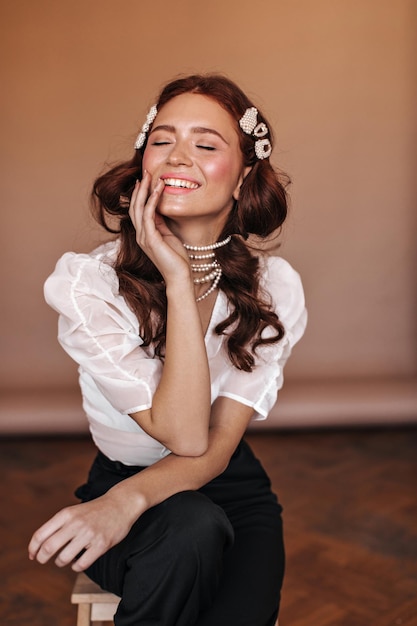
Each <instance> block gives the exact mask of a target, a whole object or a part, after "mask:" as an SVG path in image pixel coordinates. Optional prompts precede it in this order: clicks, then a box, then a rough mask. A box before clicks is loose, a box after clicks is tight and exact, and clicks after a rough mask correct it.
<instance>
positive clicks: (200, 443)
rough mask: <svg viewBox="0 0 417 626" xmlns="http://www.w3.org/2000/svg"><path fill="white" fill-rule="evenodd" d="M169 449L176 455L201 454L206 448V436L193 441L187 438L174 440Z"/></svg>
mask: <svg viewBox="0 0 417 626" xmlns="http://www.w3.org/2000/svg"><path fill="white" fill-rule="evenodd" d="M169 449H170V450H171V452H173V453H174V454H176V455H177V456H195V457H197V456H203V454H205V453H206V452H207V450H208V437H200V438H199V439H197V440H194V441H192V440H187V439H182V440H181V441H175V442H173V443H172V444H171V445H170V446H169Z"/></svg>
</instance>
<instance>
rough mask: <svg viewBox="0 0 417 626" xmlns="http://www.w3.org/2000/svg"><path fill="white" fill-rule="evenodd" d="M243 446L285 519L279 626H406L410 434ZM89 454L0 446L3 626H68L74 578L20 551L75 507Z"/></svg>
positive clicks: (410, 566)
mask: <svg viewBox="0 0 417 626" xmlns="http://www.w3.org/2000/svg"><path fill="white" fill-rule="evenodd" d="M248 439H249V441H250V443H251V444H252V446H253V448H254V450H255V452H256V453H257V455H258V456H259V457H260V458H261V459H262V461H263V462H264V465H265V466H266V468H267V470H268V471H269V473H270V476H271V478H272V482H273V485H274V488H275V490H276V491H277V492H278V493H279V496H280V500H281V502H282V503H283V504H284V508H285V517H284V519H285V530H286V545H287V561H288V563H287V575H286V580H285V586H284V591H283V601H282V610H281V615H280V626H328V625H332V626H333V625H335V626H396V625H402V626H417V430H416V429H407V430H382V431H381V430H371V431H346V432H337V431H336V432H296V433H280V434H276V433H273V434H272V433H265V432H263V433H259V434H258V433H253V434H250V435H249V436H248ZM93 455H94V448H93V445H92V444H91V443H90V441H89V440H87V439H64V438H60V439H48V438H42V439H36V438H31V439H30V440H29V439H9V440H3V441H0V469H1V483H0V497H1V513H0V532H1V538H2V539H1V544H0V545H1V548H0V549H1V560H0V580H1V585H0V616H1V624H2V625H7V626H26V625H29V624H30V626H75V607H74V606H72V605H71V604H70V601H69V597H70V590H71V587H72V582H73V580H74V574H73V572H72V571H71V570H68V569H63V570H58V569H57V568H56V567H55V566H54V565H46V566H41V565H38V564H36V563H32V562H29V561H28V560H27V552H26V545H27V542H28V539H29V537H30V535H31V533H32V531H33V530H34V529H35V528H37V527H38V526H39V525H40V524H41V523H42V522H43V521H45V520H46V519H47V518H48V516H50V515H51V514H53V513H54V512H55V511H56V510H57V509H58V508H60V507H62V506H65V505H67V504H69V503H71V502H75V499H74V498H73V496H72V495H71V494H72V491H73V488H74V487H75V486H77V485H78V484H79V483H81V482H82V481H83V478H84V476H85V474H86V471H87V468H88V467H89V464H90V461H91V460H92V457H93ZM213 626H216V625H215V624H214V625H213ZM231 626H238V625H231Z"/></svg>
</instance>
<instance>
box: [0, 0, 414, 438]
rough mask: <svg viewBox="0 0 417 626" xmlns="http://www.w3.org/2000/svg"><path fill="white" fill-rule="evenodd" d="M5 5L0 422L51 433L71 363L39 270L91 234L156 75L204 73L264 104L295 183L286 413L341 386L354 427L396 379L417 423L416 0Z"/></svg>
mask: <svg viewBox="0 0 417 626" xmlns="http://www.w3.org/2000/svg"><path fill="white" fill-rule="evenodd" d="M0 7H1V16H0V21H1V28H2V33H1V37H0V45H1V50H0V54H1V64H2V68H1V71H2V76H1V85H2V94H3V95H2V99H1V116H0V120H1V124H2V132H1V136H2V142H1V143H2V148H1V156H2V161H1V177H2V186H1V198H0V202H1V215H2V220H1V228H0V233H1V235H0V236H1V249H0V250H1V260H2V262H1V264H0V272H1V279H2V286H3V287H2V292H3V296H2V306H1V318H2V323H1V338H0V341H1V352H2V359H1V365H0V367H1V373H0V375H1V378H0V389H1V390H2V392H3V405H2V406H3V411H2V412H1V413H0V430H1V429H3V430H13V429H14V428H15V425H16V428H19V423H20V422H19V420H20V421H21V422H22V423H23V424H24V425H26V426H24V428H28V429H29V430H30V429H32V430H33V429H34V430H36V429H37V428H39V429H40V430H42V428H49V425H48V426H45V423H46V422H47V423H48V424H49V423H50V422H51V426H50V427H51V428H52V429H53V428H54V418H53V417H51V420H50V422H49V421H48V420H47V419H46V418H45V415H46V414H47V409H46V407H45V406H44V402H45V397H46V396H45V395H44V392H48V393H49V391H52V392H54V393H52V394H51V395H50V396H49V401H51V400H50V398H51V397H54V398H58V400H57V401H56V404H53V407H56V408H57V410H58V408H59V407H58V405H59V402H61V405H62V404H63V403H64V400H65V407H67V408H68V406H69V404H68V402H67V395H64V396H61V395H60V390H61V389H64V390H65V391H66V392H68V393H70V395H71V392H72V390H74V389H75V388H76V368H75V366H74V365H73V364H72V363H71V362H70V360H69V358H68V357H66V356H65V355H64V354H63V352H62V351H61V349H60V348H59V346H58V345H57V342H56V316H55V314H54V313H53V312H52V311H50V310H48V308H47V306H46V305H45V304H44V303H43V298H42V283H43V281H44V279H45V278H46V276H47V275H48V273H49V272H50V271H51V269H52V268H53V266H54V264H55V261H56V260H57V258H58V256H59V255H61V254H62V253H63V252H64V251H66V250H69V249H72V250H77V251H81V250H88V249H90V248H91V247H92V246H93V245H95V243H96V242H97V241H98V240H99V238H100V234H99V232H98V230H97V228H96V227H95V226H94V225H93V224H92V223H91V220H90V218H89V217H88V210H87V196H88V192H89V189H90V185H91V181H92V180H93V178H94V177H95V175H96V174H97V173H98V171H99V170H100V168H101V167H102V165H103V163H104V161H105V160H111V159H117V158H119V157H124V156H127V155H129V154H130V151H131V145H132V140H133V138H134V137H135V134H136V132H137V129H138V126H140V125H141V124H142V121H143V119H144V115H145V113H146V110H147V108H148V106H149V104H150V103H151V102H152V100H153V96H154V95H155V94H156V92H157V91H158V89H159V87H160V85H161V84H162V83H163V82H165V81H166V80H168V79H170V78H171V77H173V76H175V75H176V74H178V73H184V72H191V71H207V70H216V71H222V72H225V73H226V74H228V75H229V76H230V77H231V78H233V79H235V80H236V81H237V82H238V83H240V84H241V86H242V87H243V88H244V89H245V90H247V91H248V92H249V93H250V94H251V95H253V97H254V98H255V100H256V101H257V102H258V103H259V104H260V105H261V106H262V107H263V108H264V109H265V111H266V113H267V114H268V115H269V117H270V118H271V120H272V122H273V125H274V127H275V132H276V135H277V138H278V145H279V147H278V149H277V150H276V152H275V154H274V159H275V162H276V163H277V164H278V165H280V166H281V167H283V168H284V169H286V170H287V171H288V172H289V173H290V175H291V176H292V178H293V182H294V185H293V191H292V197H293V203H292V213H291V218H290V220H289V222H288V226H287V229H286V231H285V234H284V238H283V245H282V248H281V254H282V255H283V256H285V257H287V258H288V259H289V260H290V261H291V262H292V263H293V264H294V265H295V266H296V268H297V269H299V271H300V272H301V273H302V276H303V278H304V283H305V289H306V295H307V300H308V306H309V311H310V324H309V329H308V332H307V334H306V337H305V339H304V340H303V342H302V343H301V344H300V346H299V347H298V348H297V350H296V352H295V356H294V358H293V360H292V362H291V363H290V364H289V366H288V370H287V379H288V381H289V385H288V389H289V391H288V392H287V396H285V393H286V392H283V407H284V406H289V405H291V403H292V398H293V399H298V400H297V401H299V398H300V394H301V396H303V394H304V396H303V397H305V402H304V404H303V407H301V406H298V405H297V404H296V403H295V404H294V403H293V404H292V407H293V408H292V409H291V408H290V409H289V413H285V410H284V411H283V413H282V414H281V415H282V416H283V422H285V420H286V419H287V422H289V423H293V422H292V420H295V422H296V421H297V419H299V421H300V423H302V422H303V418H302V413H303V411H304V412H305V414H306V415H307V414H308V415H309V417H308V415H307V417H306V418H305V419H304V421H307V422H309V423H320V421H321V420H320V416H319V411H318V412H317V416H316V417H315V415H316V414H315V413H314V411H313V412H311V410H310V409H309V406H310V408H311V403H309V399H311V395H310V392H311V390H314V393H315V394H316V395H317V393H318V394H319V396H320V398H321V400H320V401H319V406H324V405H323V403H324V404H325V403H326V397H330V396H331V395H332V393H336V392H335V390H336V391H337V389H339V390H340V389H344V390H345V391H344V392H341V395H340V393H339V392H337V393H339V396H337V393H336V396H337V397H338V398H339V407H340V406H341V405H343V406H344V410H345V412H346V410H347V409H346V407H348V406H351V408H350V409H349V410H348V413H349V411H350V415H351V417H352V419H353V420H357V421H360V419H361V416H360V411H361V410H362V409H361V408H360V407H361V406H362V405H361V404H360V402H359V398H360V397H362V396H361V395H360V394H361V393H363V388H364V387H363V385H364V384H365V386H366V385H367V384H368V383H369V384H370V386H373V387H372V388H373V389H374V392H373V393H374V396H373V397H374V398H378V396H379V392H378V391H376V392H375V389H376V388H375V384H376V383H378V384H379V387H377V389H380V390H383V391H384V393H387V390H388V393H390V392H389V390H390V389H391V390H392V393H391V395H390V396H389V397H390V400H389V401H388V400H387V402H388V404H389V402H390V401H391V402H392V403H393V404H392V410H391V411H390V415H389V416H388V418H387V419H388V420H390V419H392V420H395V419H399V417H398V416H399V415H400V418H401V415H402V413H401V410H400V409H399V407H400V406H402V407H404V398H405V397H407V398H408V401H407V402H408V403H407V407H408V408H407V410H406V411H405V413H404V415H405V414H406V415H407V419H414V418H417V400H416V395H415V391H416V385H415V381H416V375H417V371H416V370H417V363H416V361H417V359H416V356H417V341H416V315H415V311H416V307H415V305H416V281H415V267H416V249H415V234H416V226H417V225H416V206H415V205H416V176H415V156H416V149H415V146H416V118H415V111H416V104H417V102H416V101H417V97H416V89H415V76H416V59H417V56H416V50H415V48H414V46H415V43H414V42H415V25H416V3H415V2H414V0H395V2H394V1H393V0H297V1H293V0H263V1H262V2H260V3H254V2H249V1H248V0H227V1H225V0H222V1H220V0H210V2H206V3H204V4H203V3H202V2H200V1H199V0H177V1H176V2H175V3H173V2H168V1H166V2H164V1H160V2H155V3H148V2H143V1H142V2H141V1H140V0H71V1H66V0H65V1H64V0H37V1H36V2H33V1H32V0H14V1H13V2H11V1H8V0H3V1H2V2H1V3H0ZM413 48H414V49H413ZM356 381H360V385H359V386H356V387H355V385H356ZM359 388H360V389H362V391H361V392H358V389H359ZM355 389H356V391H355ZM318 390H319V391H318ZM352 390H353V391H352ZM399 390H400V391H399ZM39 392H42V393H41V395H39ZM28 393H31V394H33V393H34V394H35V397H36V398H37V403H38V404H37V405H36V406H37V409H36V410H34V413H33V414H31V413H30V411H29V412H28V411H27V409H22V408H20V409H19V407H21V406H23V405H22V402H23V404H24V406H26V407H31V406H34V404H33V403H32V399H31V398H33V397H34V396H33V395H29V396H28V395H27V394H28ZM356 393H357V394H358V395H357V396H356V400H357V401H358V402H356V400H355V394H356ZM25 394H26V395H25ZM320 394H321V395H320ZM407 394H408V395H407ZM365 395H366V393H365ZM22 398H23V400H22ZM25 398H26V399H28V400H27V401H26V399H25ZM59 398H62V399H61V401H59ZM77 402H78V400H77ZM320 402H321V405H320ZM349 402H350V403H351V405H350V404H349ZM25 403H26V404H25ZM340 403H341V404H340ZM358 403H359V404H358ZM76 406H78V405H77V404H76ZM294 406H298V413H297V415H296V416H294V415H293V413H291V410H293V409H294ZM372 406H374V412H373V416H374V418H376V419H377V417H378V411H379V410H380V408H377V407H378V406H379V404H378V403H374V404H373V405H372ZM61 408H62V407H61ZM44 409H45V410H44ZM54 410H55V409H53V410H52V413H51V415H53V414H54ZM309 410H310V413H309ZM358 411H359V413H358ZM341 413H343V410H342V412H341ZM365 413H366V411H365ZM290 414H291V415H290ZM33 415H34V417H33ZM285 416H287V417H285ZM297 416H298V417H297ZM355 416H356V417H355ZM335 418H336V421H337V410H335ZM48 419H49V418H48ZM63 419H64V421H65V420H68V419H69V421H71V415H70V416H69V417H68V416H67V417H65V418H63ZM74 419H75V418H74ZM349 419H350V418H349V415H348V417H347V420H349ZM45 420H46V421H45ZM77 420H78V421H77ZM309 420H310V421H309ZM81 421H82V417H80V416H78V417H77V419H75V422H74V423H77V424H78V423H81ZM295 422H294V423H295ZM65 423H66V422H65ZM57 428H58V429H59V428H60V426H57ZM77 428H78V426H77Z"/></svg>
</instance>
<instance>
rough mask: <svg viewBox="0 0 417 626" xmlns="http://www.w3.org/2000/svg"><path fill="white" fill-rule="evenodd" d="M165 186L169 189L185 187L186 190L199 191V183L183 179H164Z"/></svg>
mask: <svg viewBox="0 0 417 626" xmlns="http://www.w3.org/2000/svg"><path fill="white" fill-rule="evenodd" d="M164 183H165V185H168V186H169V187H185V189H198V185H197V183H193V182H191V181H190V180H184V179H182V178H164Z"/></svg>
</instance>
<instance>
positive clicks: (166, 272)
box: [129, 171, 191, 283]
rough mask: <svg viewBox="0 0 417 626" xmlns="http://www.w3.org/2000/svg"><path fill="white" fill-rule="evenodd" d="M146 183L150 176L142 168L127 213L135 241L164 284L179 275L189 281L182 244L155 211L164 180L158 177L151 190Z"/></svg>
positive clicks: (187, 262)
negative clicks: (161, 277)
mask: <svg viewBox="0 0 417 626" xmlns="http://www.w3.org/2000/svg"><path fill="white" fill-rule="evenodd" d="M150 185H151V176H150V174H149V172H146V171H145V172H144V176H143V178H142V181H137V182H136V185H135V188H134V190H133V193H132V197H131V201H130V208H129V215H130V219H131V220H132V224H133V226H134V227H135V230H136V241H137V243H138V245H139V246H140V247H141V248H142V250H143V251H144V252H145V254H146V255H147V256H148V257H149V258H150V259H151V261H152V262H153V263H154V265H155V266H156V267H157V268H158V270H159V271H160V272H161V274H162V276H163V277H164V280H165V282H166V283H168V281H169V280H177V279H181V278H185V279H186V280H190V277H191V273H190V265H189V261H188V256H187V253H186V251H185V249H184V246H183V245H182V243H181V241H180V240H179V239H178V237H176V236H175V235H174V234H173V233H172V231H171V230H170V229H169V228H168V226H167V224H166V222H165V219H164V218H163V216H162V215H160V214H159V213H158V212H157V206H158V202H159V200H160V198H161V194H162V192H163V189H164V183H163V181H162V180H159V181H158V183H157V184H156V186H155V188H154V189H153V190H152V191H151V189H150Z"/></svg>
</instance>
